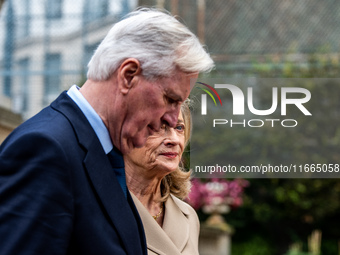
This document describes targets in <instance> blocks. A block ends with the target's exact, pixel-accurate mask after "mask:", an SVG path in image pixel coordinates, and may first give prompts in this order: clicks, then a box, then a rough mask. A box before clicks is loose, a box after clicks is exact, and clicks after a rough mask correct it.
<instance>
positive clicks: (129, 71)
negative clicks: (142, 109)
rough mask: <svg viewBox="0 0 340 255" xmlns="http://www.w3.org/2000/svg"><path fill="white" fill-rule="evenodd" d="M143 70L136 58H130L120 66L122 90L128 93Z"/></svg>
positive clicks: (119, 73) (119, 75) (119, 74)
mask: <svg viewBox="0 0 340 255" xmlns="http://www.w3.org/2000/svg"><path fill="white" fill-rule="evenodd" d="M141 72H142V69H141V66H140V63H139V61H138V60H137V59H135V58H128V59H126V60H124V62H123V63H122V64H121V65H120V66H119V68H118V78H119V86H120V88H119V89H120V91H121V92H122V93H123V94H127V93H128V92H129V90H130V89H131V88H132V87H133V85H134V84H135V83H136V82H137V81H138V75H140V74H141Z"/></svg>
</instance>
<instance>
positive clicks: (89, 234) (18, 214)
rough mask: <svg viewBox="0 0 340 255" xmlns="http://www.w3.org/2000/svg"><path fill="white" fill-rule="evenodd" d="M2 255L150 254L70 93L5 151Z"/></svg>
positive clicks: (0, 197) (0, 198)
mask: <svg viewBox="0 0 340 255" xmlns="http://www.w3.org/2000/svg"><path fill="white" fill-rule="evenodd" d="M0 254H1V255H8V254H15V255H18V254H41V255H47V254H83V255H86V254H95V255H106V254H107V255H115V254H130V255H139V254H147V251H146V241H145V235H144V230H143V226H142V223H141V220H140V218H139V215H138V212H137V210H136V208H135V206H134V203H133V201H132V199H131V196H130V194H128V198H127V199H126V198H125V197H124V194H123V191H122V189H121V187H120V185H119V183H118V181H117V179H116V176H115V174H114V171H113V170H112V167H111V164H110V162H109V160H108V157H107V156H106V155H105V153H104V150H103V148H102V146H101V144H100V142H99V140H98V138H97V136H96V134H95V132H94V130H93V129H92V127H91V126H90V124H89V122H88V121H87V119H86V118H85V116H84V114H83V113H82V112H81V110H80V109H79V108H78V106H77V105H76V104H75V103H74V102H73V100H72V99H71V98H70V97H69V96H68V95H67V94H66V92H63V93H62V94H61V95H60V96H59V97H58V99H56V100H55V101H54V102H53V103H52V104H51V105H50V106H49V107H47V108H45V109H44V110H42V111H41V112H40V113H38V114H37V115H36V116H34V117H33V118H31V119H29V120H28V121H26V122H25V123H23V124H22V125H21V126H19V127H18V128H17V129H16V130H14V131H13V132H12V134H10V135H9V137H8V138H7V139H6V140H5V141H4V142H3V143H2V145H1V147H0Z"/></svg>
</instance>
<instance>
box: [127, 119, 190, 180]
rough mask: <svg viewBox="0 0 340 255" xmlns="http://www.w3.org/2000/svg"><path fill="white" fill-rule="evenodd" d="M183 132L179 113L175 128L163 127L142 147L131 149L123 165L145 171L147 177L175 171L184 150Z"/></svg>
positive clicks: (183, 126)
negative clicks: (130, 165)
mask: <svg viewBox="0 0 340 255" xmlns="http://www.w3.org/2000/svg"><path fill="white" fill-rule="evenodd" d="M184 131H185V125H184V120H183V116H182V113H180V114H179V117H178V122H177V125H176V127H175V128H170V127H168V126H165V125H163V126H162V128H161V130H160V131H159V132H157V133H154V134H153V135H151V136H149V137H148V139H147V141H146V144H145V146H144V147H142V148H136V149H133V150H132V151H131V152H130V153H129V154H127V155H125V156H124V159H125V164H132V167H134V166H138V167H140V168H142V169H144V170H147V171H146V172H144V171H143V172H144V173H145V174H146V175H149V176H154V175H155V174H162V175H164V174H165V175H166V174H168V173H170V172H172V171H175V170H176V169H177V167H178V165H179V163H180V160H181V157H182V153H183V150H184V143H185V135H184V133H185V132H184ZM155 171H156V172H155Z"/></svg>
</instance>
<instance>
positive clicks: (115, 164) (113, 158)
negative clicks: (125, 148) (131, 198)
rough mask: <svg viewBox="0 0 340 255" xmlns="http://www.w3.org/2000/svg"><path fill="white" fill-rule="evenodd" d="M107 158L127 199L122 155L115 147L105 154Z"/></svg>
mask: <svg viewBox="0 0 340 255" xmlns="http://www.w3.org/2000/svg"><path fill="white" fill-rule="evenodd" d="M107 156H108V158H109V160H110V163H111V165H112V168H113V170H114V172H115V174H116V177H117V180H118V182H119V185H120V186H121V188H122V190H123V192H124V195H125V197H127V187H126V180H125V169H124V158H123V155H122V153H121V152H120V151H119V150H118V149H117V148H116V147H114V146H113V149H112V150H111V151H110V152H109V153H108V154H107Z"/></svg>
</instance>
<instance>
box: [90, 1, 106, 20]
mask: <svg viewBox="0 0 340 255" xmlns="http://www.w3.org/2000/svg"><path fill="white" fill-rule="evenodd" d="M108 10H109V2H108V0H96V1H94V0H86V1H85V11H84V19H85V21H86V22H89V21H93V20H96V19H99V18H102V17H104V16H106V15H108Z"/></svg>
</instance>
